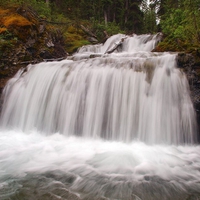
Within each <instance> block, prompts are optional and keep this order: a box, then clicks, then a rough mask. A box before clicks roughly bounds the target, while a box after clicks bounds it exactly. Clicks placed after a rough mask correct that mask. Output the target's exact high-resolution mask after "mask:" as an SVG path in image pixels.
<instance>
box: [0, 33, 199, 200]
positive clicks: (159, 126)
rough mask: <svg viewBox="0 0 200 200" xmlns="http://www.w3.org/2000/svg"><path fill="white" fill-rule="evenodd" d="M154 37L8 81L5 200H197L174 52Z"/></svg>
mask: <svg viewBox="0 0 200 200" xmlns="http://www.w3.org/2000/svg"><path fill="white" fill-rule="evenodd" d="M160 36H161V35H160V34H156V35H149V34H145V35H129V36H128V35H124V34H118V35H114V36H112V37H110V38H109V39H108V40H107V41H106V42H105V43H104V44H97V45H87V46H83V47H81V48H80V49H79V50H78V52H77V53H75V54H74V55H72V56H69V57H68V58H67V59H65V60H62V61H60V62H57V61H56V62H42V63H39V64H34V65H28V66H27V67H26V68H24V69H21V70H19V71H18V73H17V74H16V75H15V76H14V77H13V78H12V79H10V80H9V81H8V83H7V84H6V86H5V88H4V90H3V95H2V98H3V105H2V110H1V115H0V199H1V200H7V199H12V200H14V199H20V200H24V199H26V200H28V199H36V200H40V199H42V200H45V199H52V200H57V199H63V200H64V199H72V200H77V199H83V200H84V199H94V200H97V199H108V200H116V199H120V200H160V199H162V200H180V199H199V197H200V192H199V191H200V184H199V183H200V181H199V180H200V173H199V171H200V155H199V152H200V146H199V145H198V144H197V123H196V116H195V111H194V108H193V104H192V102H191V99H190V91H189V85H188V81H187V78H186V76H185V74H184V72H183V71H182V70H181V69H179V68H177V64H176V56H177V55H176V53H169V52H165V53H156V52H151V51H152V49H154V48H155V46H156V45H157V43H158V42H159V40H160Z"/></svg>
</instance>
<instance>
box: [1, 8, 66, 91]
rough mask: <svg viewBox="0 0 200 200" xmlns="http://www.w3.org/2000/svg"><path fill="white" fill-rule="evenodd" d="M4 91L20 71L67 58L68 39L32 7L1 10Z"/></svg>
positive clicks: (2, 81)
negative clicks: (47, 61)
mask: <svg viewBox="0 0 200 200" xmlns="http://www.w3.org/2000/svg"><path fill="white" fill-rule="evenodd" d="M0 23H1V27H0V60H1V62H0V92H1V90H2V88H3V87H4V86H5V82H6V81H7V80H8V79H9V78H11V77H12V76H13V75H14V74H15V73H16V72H17V70H18V69H19V68H21V67H22V66H23V65H27V64H29V63H38V62H41V61H45V60H54V59H61V58H65V57H66V56H67V52H66V51H65V49H64V45H65V42H64V39H63V36H62V34H61V32H60V30H59V29H55V27H52V26H50V25H48V24H47V23H46V21H45V20H44V19H40V18H39V17H38V16H37V14H36V13H35V12H34V11H33V10H32V9H31V8H29V7H12V8H9V9H5V8H0Z"/></svg>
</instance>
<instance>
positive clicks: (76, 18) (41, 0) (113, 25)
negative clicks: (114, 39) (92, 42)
mask: <svg viewBox="0 0 200 200" xmlns="http://www.w3.org/2000/svg"><path fill="white" fill-rule="evenodd" d="M0 5H1V7H9V6H12V5H26V6H30V7H32V8H33V9H34V10H35V11H36V12H37V13H38V15H39V16H40V17H41V18H45V19H47V20H48V21H51V22H54V23H60V24H61V23H63V24H68V25H72V26H74V27H76V26H77V25H80V24H86V25H87V26H89V27H90V28H89V29H90V30H91V31H92V32H93V33H94V34H95V36H96V37H97V38H98V39H99V38H102V37H103V36H104V35H103V31H104V30H106V32H107V33H108V34H109V35H112V34H115V33H118V32H122V33H126V34H132V33H136V34H144V33H156V32H162V33H163V34H164V36H165V38H167V39H166V40H165V41H166V42H165V44H164V45H166V44H167V45H168V47H167V48H168V49H166V50H174V51H176V50H177V51H180V50H191V49H194V48H198V46H199V40H200V0H165V1H164V0H7V1H4V0H0ZM0 28H1V30H0V33H1V32H2V29H3V28H5V27H4V26H3V25H1V27H0ZM161 47H162V44H161ZM161 49H162V48H161Z"/></svg>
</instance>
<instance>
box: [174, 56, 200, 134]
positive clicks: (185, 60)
mask: <svg viewBox="0 0 200 200" xmlns="http://www.w3.org/2000/svg"><path fill="white" fill-rule="evenodd" d="M177 64H178V67H179V68H181V69H182V70H183V71H184V72H185V74H186V76H187V79H188V82H189V86H190V91H191V99H192V102H193V104H194V108H195V110H196V114H197V123H198V126H199V133H200V62H199V57H198V56H194V55H192V54H187V53H179V54H178V56H177ZM199 138H200V134H199Z"/></svg>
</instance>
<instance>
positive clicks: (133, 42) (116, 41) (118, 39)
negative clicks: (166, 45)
mask: <svg viewBox="0 0 200 200" xmlns="http://www.w3.org/2000/svg"><path fill="white" fill-rule="evenodd" d="M161 39H162V33H157V34H155V35H151V34H144V35H136V34H132V35H124V34H117V35H113V36H111V37H110V38H108V39H107V41H106V42H105V43H104V44H97V45H86V46H83V47H81V48H80V49H79V50H78V53H100V54H106V53H112V52H115V53H119V52H129V53H133V52H138V51H147V52H150V51H152V50H153V49H154V48H155V47H156V45H157V43H158V42H159V41H160V40H161Z"/></svg>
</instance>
